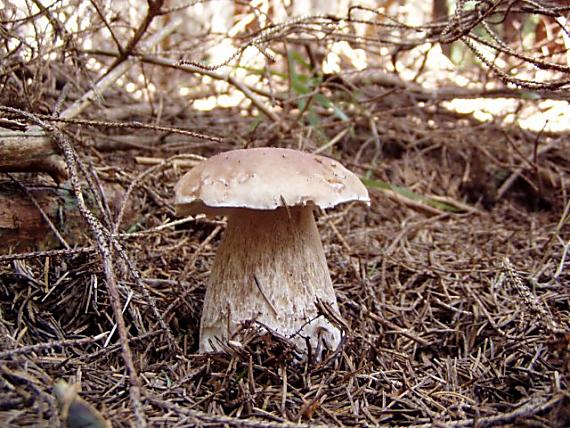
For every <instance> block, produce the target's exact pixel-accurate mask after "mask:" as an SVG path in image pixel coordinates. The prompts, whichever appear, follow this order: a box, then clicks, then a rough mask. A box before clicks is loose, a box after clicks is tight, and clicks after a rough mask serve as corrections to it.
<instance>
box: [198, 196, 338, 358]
mask: <svg viewBox="0 0 570 428" xmlns="http://www.w3.org/2000/svg"><path fill="white" fill-rule="evenodd" d="M317 299H320V300H322V301H324V302H326V303H328V304H329V305H330V306H331V308H332V309H333V310H335V311H336V312H338V305H337V302H336V297H335V293H334V289H333V286H332V282H331V279H330V274H329V270H328V267H327V263H326V259H325V254H324V251H323V246H322V244H321V240H320V238H319V234H318V231H317V226H316V224H315V219H314V217H313V212H312V207H310V206H303V207H301V206H299V207H289V208H278V209H276V210H252V209H245V208H238V209H235V210H232V212H231V213H230V214H229V216H228V227H227V230H226V233H225V237H224V239H223V241H222V243H221V244H220V247H219V249H218V253H217V255H216V259H215V261H214V264H213V266H212V272H211V276H210V284H209V286H208V288H207V290H206V296H205V299H204V309H203V312H202V321H201V325H200V351H201V352H208V351H212V350H215V349H217V348H219V346H217V345H218V343H219V342H220V341H221V342H226V341H227V340H228V339H232V338H233V336H234V335H235V334H236V333H237V332H238V331H239V329H240V324H241V323H242V322H243V321H247V320H256V321H259V322H260V323H262V324H264V325H266V326H267V327H268V328H271V329H273V330H275V331H276V332H278V333H280V334H282V335H284V336H287V337H290V338H291V339H292V340H293V342H294V343H295V344H297V345H298V346H300V348H301V349H305V348H306V341H305V337H308V338H309V339H310V343H311V346H312V347H313V348H316V349H317V347H318V346H319V345H320V341H324V343H325V344H326V346H327V347H328V348H330V349H336V347H337V346H338V344H339V342H340V331H339V330H338V329H337V328H336V327H335V326H333V325H332V324H331V323H330V322H329V321H328V320H327V319H326V318H325V317H323V316H318V313H317V307H316V305H315V303H316V301H317Z"/></svg>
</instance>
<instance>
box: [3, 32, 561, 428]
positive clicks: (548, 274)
mask: <svg viewBox="0 0 570 428" xmlns="http://www.w3.org/2000/svg"><path fill="white" fill-rule="evenodd" d="M14 22H16V24H17V21H14ZM294 24H295V25H297V24H298V23H297V22H295V23H294ZM441 26H442V27H444V25H443V24H442V25H441ZM279 28H280V27H279ZM283 37H285V36H283ZM275 44H277V43H275ZM307 49H308V48H307ZM299 52H304V51H303V49H301V48H300V49H299ZM90 54H92V55H102V56H104V55H108V53H105V52H103V51H101V52H98V53H97V52H95V53H93V52H90ZM298 55H302V53H298ZM105 58H107V57H105ZM141 58H142V55H141ZM141 61H146V62H145V67H147V68H145V69H144V70H145V71H146V72H148V70H149V69H151V68H152V67H157V68H156V69H158V70H159V73H157V74H158V77H160V78H161V79H162V82H163V83H164V84H165V85H166V87H169V88H170V90H168V89H165V90H164V92H161V91H160V90H156V91H154V92H152V97H148V98H136V97H135V96H133V93H132V91H128V90H127V89H125V88H126V85H123V86H120V85H116V86H112V87H111V89H109V88H107V89H106V91H105V93H104V96H103V97H100V98H97V99H96V101H94V102H92V104H91V105H90V106H89V107H88V108H86V109H85V110H84V112H83V113H82V114H81V115H80V117H81V120H79V119H77V118H75V119H76V120H73V119H72V120H69V121H68V122H64V121H63V120H61V117H59V118H58V116H57V114H54V112H56V111H58V110H59V111H60V110H61V109H60V108H59V107H61V105H60V104H62V103H63V104H65V105H64V107H67V106H68V105H69V104H71V103H72V102H77V100H79V99H80V97H81V96H82V95H83V94H84V93H85V92H86V91H87V90H88V89H90V88H91V86H90V85H91V81H89V79H83V80H84V81H83V80H81V79H77V80H76V81H74V80H73V79H72V78H71V77H70V76H74V74H73V73H75V72H76V71H77V70H72V69H65V67H64V65H63V64H57V63H56V62H54V63H51V65H49V66H48V65H45V64H43V63H41V62H35V63H32V62H30V65H29V66H28V65H22V66H21V68H20V71H18V72H13V73H12V74H8V73H5V74H2V79H4V80H2V83H3V84H4V85H3V86H2V88H1V90H0V113H1V116H0V125H1V126H2V127H3V128H5V129H10V130H12V131H22V132H23V131H24V130H25V129H26V126H27V125H30V124H34V125H36V126H39V127H40V128H43V130H44V131H45V132H47V133H48V134H49V135H50V136H51V137H52V138H53V139H54V141H56V140H57V141H58V145H59V146H58V147H59V149H64V150H63V154H64V157H65V163H66V165H67V168H68V169H69V174H70V175H71V180H61V182H59V183H55V182H54V180H53V178H52V177H55V178H56V179H60V178H61V177H59V176H58V175H57V174H56V175H55V176H53V175H52V177H49V176H48V175H46V174H43V173H29V172H27V173H10V174H6V173H0V239H2V241H3V246H2V247H3V248H2V250H0V426H34V427H37V426H59V424H60V423H61V420H62V419H65V418H66V417H67V416H69V413H70V412H74V411H87V410H88V408H85V409H83V410H81V409H80V410H77V409H76V408H74V407H73V406H72V404H73V403H78V402H80V403H85V402H87V403H90V405H92V406H94V408H96V409H98V411H99V412H100V413H101V415H102V417H103V418H104V419H106V420H108V421H110V422H111V423H112V425H113V426H116V427H127V426H133V425H137V426H143V425H144V424H143V422H142V421H145V420H146V421H147V422H148V425H149V426H157V427H158V426H168V427H183V426H232V427H281V428H286V427H291V428H292V427H308V426H311V427H315V426H343V425H346V426H376V425H386V426H406V427H416V428H417V427H431V426H436V427H471V426H477V427H487V426H517V427H520V426H529V427H560V428H562V427H567V426H570V393H569V390H570V287H569V286H570V268H569V266H570V254H569V253H570V224H569V223H570V195H569V189H570V186H569V184H570V132H569V131H567V130H566V131H563V130H562V131H559V132H554V131H553V130H547V129H545V130H542V131H541V130H538V131H530V130H528V129H523V128H522V127H520V126H519V123H518V122H517V120H514V121H510V122H509V121H507V120H504V119H505V118H504V117H501V116H495V117H493V118H491V119H489V120H486V121H482V120H480V118H477V117H476V115H473V114H470V113H458V112H457V111H453V110H451V109H449V108H448V105H447V104H446V103H445V101H446V100H449V99H452V98H454V97H453V96H452V95H453V94H451V95H450V94H447V95H445V94H444V93H443V92H439V93H438V92H437V91H435V90H434V91H432V90H431V89H425V90H424V89H422V88H420V86H419V85H417V84H416V83H414V84H411V83H410V84H403V83H402V81H401V80H399V77H395V76H394V75H392V74H388V73H384V72H383V71H382V72H378V73H376V71H377V70H374V69H371V70H369V74H367V75H364V77H362V78H358V76H356V77H354V76H352V77H348V76H345V75H343V76H341V75H335V74H330V75H325V74H322V73H319V72H316V71H314V70H312V71H311V70H309V67H305V68H303V67H301V66H300V67H298V70H302V73H304V74H300V72H299V73H297V74H294V73H291V74H290V75H289V76H288V78H287V76H286V77H285V78H283V79H282V80H281V81H280V84H281V85H282V86H280V87H279V86H278V87H277V88H276V89H278V90H276V91H273V89H275V88H270V89H272V90H271V91H270V90H268V89H265V90H264V91H261V90H259V91H257V92H255V91H253V92H252V91H249V92H248V91H247V90H245V89H244V86H243V85H242V86H239V85H238V84H237V83H236V82H235V81H229V80H228V82H230V83H231V85H230V86H232V85H233V89H234V90H236V89H239V91H238V92H240V91H241V92H242V93H243V94H246V98H247V100H246V101H247V102H241V103H238V104H237V105H236V106H234V107H222V106H221V105H220V104H218V105H217V106H215V107H214V108H212V109H211V110H209V111H204V109H201V110H200V109H198V108H197V103H192V101H191V100H189V99H190V95H188V94H186V95H181V93H180V91H178V89H179V88H178V87H179V86H182V83H184V85H186V86H187V87H189V88H190V89H189V90H188V91H190V90H193V91H197V92H200V91H201V95H200V94H198V95H196V94H195V97H202V98H204V99H205V98H207V97H208V96H209V95H208V94H210V93H211V89H212V84H211V80H210V81H208V82H207V83H204V82H206V79H203V76H196V70H195V69H192V70H193V71H192V72H193V73H195V74H194V75H192V77H188V76H189V75H188V74H184V73H188V70H189V67H194V66H193V65H192V64H190V66H186V67H187V68H186V69H184V67H183V66H180V67H179V66H178V65H179V64H173V63H168V64H167V62H166V61H165V60H164V61H162V63H161V62H160V60H159V59H156V58H154V57H153V58H147V57H145V58H142V59H141ZM297 61H298V63H299V64H301V60H299V59H298V60H297ZM165 64H166V65H165ZM44 66H45V68H42V67H44ZM15 67H16V66H15ZM18 67H19V65H18ZM34 67H37V68H34ZM50 67H51V68H50ZM167 67H168V68H167ZM177 67H178V68H177ZM422 67H423V66H422ZM141 69H142V67H141ZM156 69H153V70H156ZM289 71H291V70H289ZM202 72H203V74H204V75H206V76H210V77H211V75H213V72H211V71H208V70H202ZM313 72H314V74H311V73H313ZM27 73H32V74H33V73H37V74H33V75H34V76H35V78H34V79H31V78H30V77H29V75H28V74H27ZM42 73H43V74H42ZM77 75H79V72H77ZM148 75H149V76H150V75H152V73H150V72H148ZM275 75H276V76H278V73H276V74H275ZM6 76H8V77H6ZM38 76H40V77H41V79H40V78H38ZM145 76H146V75H145ZM152 77H157V75H156V74H155V75H152ZM438 77H439V76H438ZM67 78H69V79H70V81H74V84H72V85H69V87H67V86H65V87H63V89H62V85H61V81H62V80H63V81H65V79H67ZM145 78H146V77H145ZM275 79H277V77H275ZM95 80H96V79H95V78H93V81H95ZM159 80H160V79H159ZM222 80H223V79H222ZM474 80H477V78H474ZM133 81H136V79H135V80H133ZM173 82H175V83H173ZM201 82H202V83H204V86H200V83H201ZM169 83H170V85H169ZM238 83H239V82H238ZM26 85H30V86H29V87H28V86H26ZM491 86H493V85H491ZM497 87H499V88H502V87H501V86H500V84H497V85H495V86H494V88H497ZM65 88H68V89H69V88H71V89H69V90H68V89H65ZM284 88H286V89H287V88H288V91H287V90H284ZM295 88H297V89H296V91H295V90H293V89H295ZM246 89H247V88H246ZM503 89H504V88H503ZM503 89H500V90H499V91H501V90H503ZM22 91H23V92H22ZM66 91H67V92H66ZM505 91H507V92H508V93H506V95H505V96H513V94H512V91H513V90H512V88H511V89H509V88H507V89H505ZM143 92H144V91H143ZM150 93H151V91H148V92H147V93H146V94H147V95H148V94H150ZM22 94H24V96H22ZM442 94H443V95H442ZM553 94H554V95H553ZM440 95H442V97H439V96H440ZM487 95H489V94H487ZM495 95H496V94H495ZM495 95H492V97H494V96H495ZM531 95H532V94H531ZM550 95H552V96H561V95H560V94H559V93H555V92H554V91H553V92H552V93H550ZM66 97H67V98H66ZM256 97H257V98H256ZM438 97H439V98H438ZM492 97H491V99H490V101H489V100H488V101H489V102H491V103H492V102H493V98H492ZM258 98H259V99H262V101H263V102H262V103H259V102H256V100H257V101H259V99H258ZM466 98H470V99H471V102H472V103H478V102H479V101H476V100H475V98H474V97H466ZM513 98H514V99H516V102H517V103H519V107H520V108H521V110H522V109H523V108H524V109H535V110H538V109H539V108H540V105H541V104H540V100H538V99H533V98H532V97H531V96H529V95H528V94H525V93H523V94H522V95H521V96H513ZM218 101H219V99H218ZM264 106H265V107H264ZM267 106H269V107H267ZM266 107H267V108H266ZM519 111H520V110H519V109H518V107H517V109H516V110H515V111H513V112H511V113H512V115H514V116H515V118H516V115H517V114H518V112H519ZM275 112H278V113H275ZM512 115H511V116H512ZM55 125H57V126H58V127H57V128H56V126H55ZM59 130H61V131H59ZM6 132H7V131H6ZM195 133H200V134H202V136H200V135H196V134H195ZM4 136H5V135H3V137H4ZM267 146H271V147H289V148H294V149H298V150H303V151H307V152H318V153H320V154H321V155H325V156H331V157H334V158H335V159H337V160H339V161H340V162H341V163H342V164H344V165H345V166H346V167H347V168H349V169H350V170H352V171H354V172H355V173H356V174H358V175H359V176H360V177H361V178H362V180H363V182H364V183H365V184H366V186H367V188H368V190H369V192H370V197H371V204H370V206H365V205H363V204H356V203H351V204H345V205H342V206H340V207H337V208H336V209H331V210H327V211H326V212H322V211H321V212H318V213H317V219H318V229H319V232H320V234H321V239H322V241H323V244H324V249H325V253H326V257H327V261H328V265H329V269H330V272H331V276H332V280H333V284H334V288H335V291H336V294H337V299H338V303H339V306H340V312H341V315H342V317H343V318H344V320H345V322H344V323H342V325H341V327H342V329H343V340H342V345H341V347H340V348H339V349H338V350H336V351H334V352H328V353H326V354H325V355H324V357H323V358H322V359H320V360H314V359H311V358H308V359H301V358H299V357H298V354H297V353H296V352H295V349H294V345H293V344H292V343H290V341H288V340H287V339H286V338H283V337H280V336H277V335H274V334H272V333H267V332H265V333H264V334H261V335H260V334H258V333H259V331H258V330H257V328H256V324H255V323H254V322H252V323H248V324H247V325H244V327H243V332H242V336H241V342H239V343H238V342H232V343H230V344H228V346H227V349H226V352H220V353H213V354H205V355H204V354H199V353H198V345H197V341H198V331H199V320H200V315H201V308H202V302H203V298H204V292H205V287H206V283H207V280H208V275H209V272H210V268H211V266H212V262H213V259H214V256H215V253H216V249H217V248H218V245H219V242H220V240H221V239H222V237H223V234H224V229H225V220H224V219H223V218H206V217H204V216H197V217H188V218H183V219H180V218H178V217H177V216H176V214H175V208H174V185H175V184H176V182H177V180H178V179H179V178H180V177H181V176H182V175H183V174H184V173H185V172H187V171H188V170H189V168H191V167H192V166H194V165H196V163H197V162H199V161H200V160H201V159H203V158H207V157H209V156H212V155H214V154H217V153H220V152H222V151H226V150H231V149H236V148H251V147H267ZM78 186H80V187H81V188H80V189H79V187H78ZM38 207H40V208H41V210H38ZM42 212H43V213H44V214H45V217H42V215H41V213H42ZM48 220H49V221H48ZM55 230H57V233H55V232H54V231H55ZM121 314H122V316H121ZM122 321H124V323H123V322H122ZM61 380H64V381H66V382H67V383H68V384H69V386H68V388H67V389H66V388H63V392H62V390H61V389H58V388H57V387H55V385H57V384H58V382H59V381H61ZM59 385H62V384H59ZM79 397H80V398H79ZM77 400H79V401H77ZM80 400H85V401H80ZM86 409H87V410H86ZM68 422H69V420H68ZM69 426H73V427H75V426H79V425H73V424H71V423H69ZM82 426H84V425H82ZM89 426H90V427H102V426H105V424H104V423H100V424H99V425H97V424H92V425H89Z"/></svg>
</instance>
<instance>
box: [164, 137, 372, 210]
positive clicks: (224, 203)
mask: <svg viewBox="0 0 570 428" xmlns="http://www.w3.org/2000/svg"><path fill="white" fill-rule="evenodd" d="M175 193H176V197H175V204H176V210H177V214H178V215H190V214H198V213H206V214H213V215H223V214H226V213H227V212H228V210H230V209H234V208H249V209H257V210H273V209H276V208H278V207H281V206H285V205H287V206H297V205H308V204H314V205H317V206H319V207H321V208H331V207H333V206H335V205H338V204H341V203H343V202H349V201H362V202H366V203H367V204H368V203H370V198H369V196H368V191H367V190H366V187H364V185H363V184H362V182H361V181H360V179H359V178H358V177H357V176H356V175H354V174H353V173H352V172H350V171H349V170H348V169H346V168H345V167H344V166H342V165H341V164H340V163H339V162H337V161H336V160H334V159H330V158H327V157H324V156H317V155H312V154H309V153H304V152H300V151H297V150H291V149H281V148H257V149H244V150H233V151H229V152H225V153H221V154H218V155H216V156H213V157H211V158H209V159H208V160H206V161H204V162H202V163H201V164H199V165H197V166H196V167H194V168H193V169H192V170H190V171H189V172H188V173H186V174H185V175H184V176H183V177H182V178H181V179H180V181H178V183H177V184H176V187H175Z"/></svg>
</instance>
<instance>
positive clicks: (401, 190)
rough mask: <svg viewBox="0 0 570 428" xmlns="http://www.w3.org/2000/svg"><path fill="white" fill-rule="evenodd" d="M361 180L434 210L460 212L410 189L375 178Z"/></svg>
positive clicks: (368, 185)
mask: <svg viewBox="0 0 570 428" xmlns="http://www.w3.org/2000/svg"><path fill="white" fill-rule="evenodd" d="M361 180H362V182H363V183H364V185H365V186H366V187H369V188H373V189H380V190H388V191H392V192H394V193H397V194H398V195H400V196H402V197H404V198H406V199H409V200H411V201H414V202H419V203H421V204H424V205H427V206H429V207H432V208H436V209H438V210H442V211H447V212H453V213H457V212H460V210H459V209H458V208H457V207H454V206H453V205H450V204H447V203H445V202H441V201H437V200H435V199H432V198H430V197H428V196H424V195H420V194H419V193H416V192H414V191H413V190H410V189H408V188H407V187H403V186H396V185H395V184H390V183H387V182H385V181H383V180H376V179H373V178H364V177H362V178H361Z"/></svg>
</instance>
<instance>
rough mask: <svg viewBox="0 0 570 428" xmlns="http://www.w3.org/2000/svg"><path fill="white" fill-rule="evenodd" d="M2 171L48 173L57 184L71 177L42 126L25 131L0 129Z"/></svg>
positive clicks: (0, 164)
mask: <svg viewBox="0 0 570 428" xmlns="http://www.w3.org/2000/svg"><path fill="white" fill-rule="evenodd" d="M0 172H47V173H48V174H49V175H50V176H51V177H52V178H53V179H54V181H55V182H56V183H60V182H62V181H64V180H65V179H67V177H68V175H67V168H66V166H65V162H64V161H63V159H62V158H61V157H60V156H59V155H58V150H57V148H56V146H55V144H54V143H53V141H52V140H51V139H50V138H49V137H48V136H47V135H46V134H45V133H44V132H42V130H41V129H39V128H33V129H30V130H28V131H26V132H20V131H12V130H9V129H4V128H0Z"/></svg>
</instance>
